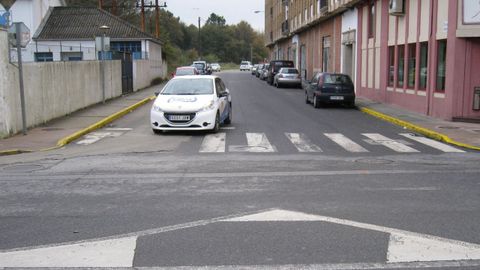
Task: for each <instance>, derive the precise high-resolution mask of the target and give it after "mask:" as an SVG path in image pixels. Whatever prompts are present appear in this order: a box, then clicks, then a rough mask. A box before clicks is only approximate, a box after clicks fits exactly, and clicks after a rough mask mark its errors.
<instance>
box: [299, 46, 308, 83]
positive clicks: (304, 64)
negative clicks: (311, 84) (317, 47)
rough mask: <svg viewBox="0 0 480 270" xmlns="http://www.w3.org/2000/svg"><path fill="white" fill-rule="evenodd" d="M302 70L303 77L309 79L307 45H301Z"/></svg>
mask: <svg viewBox="0 0 480 270" xmlns="http://www.w3.org/2000/svg"><path fill="white" fill-rule="evenodd" d="M300 72H301V74H302V78H303V79H305V80H308V78H307V52H306V48H305V45H302V46H300Z"/></svg>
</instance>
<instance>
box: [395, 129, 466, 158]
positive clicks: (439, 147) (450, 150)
mask: <svg viewBox="0 0 480 270" xmlns="http://www.w3.org/2000/svg"><path fill="white" fill-rule="evenodd" d="M400 135H402V136H403V137H406V138H409V139H411V140H414V141H416V142H419V143H423V144H425V145H428V146H430V147H432V148H435V149H437V150H440V151H442V152H446V153H465V151H463V150H460V149H457V148H455V147H452V146H450V145H447V144H444V143H441V142H437V141H435V140H432V139H429V138H425V137H421V136H416V135H415V134H412V133H401V134H400Z"/></svg>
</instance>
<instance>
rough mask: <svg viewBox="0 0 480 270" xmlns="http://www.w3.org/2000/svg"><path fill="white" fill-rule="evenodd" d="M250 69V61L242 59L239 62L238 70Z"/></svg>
mask: <svg viewBox="0 0 480 270" xmlns="http://www.w3.org/2000/svg"><path fill="white" fill-rule="evenodd" d="M251 69H252V63H250V61H242V62H241V63H240V71H244V70H248V71H250V70H251Z"/></svg>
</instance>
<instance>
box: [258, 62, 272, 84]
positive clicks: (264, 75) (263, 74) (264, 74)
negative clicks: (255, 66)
mask: <svg viewBox="0 0 480 270" xmlns="http://www.w3.org/2000/svg"><path fill="white" fill-rule="evenodd" d="M269 67H270V64H265V65H264V66H263V69H262V70H260V77H259V78H260V80H262V81H264V80H266V79H267V75H268V68H269Z"/></svg>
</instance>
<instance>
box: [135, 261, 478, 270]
mask: <svg viewBox="0 0 480 270" xmlns="http://www.w3.org/2000/svg"><path fill="white" fill-rule="evenodd" d="M476 266H480V261H474V260H470V261H454V262H452V261H438V262H407V263H338V264H334V263H328V264H284V265H263V264H262V265H205V266H172V267H168V266H167V267H140V268H139V269H142V270H207V269H208V270H291V269H298V270H318V269H328V270H380V269H397V270H398V269H432V268H448V269H456V268H457V267H461V269H465V268H466V267H476Z"/></svg>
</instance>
